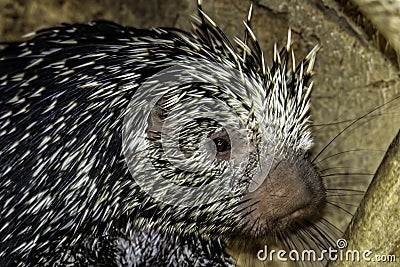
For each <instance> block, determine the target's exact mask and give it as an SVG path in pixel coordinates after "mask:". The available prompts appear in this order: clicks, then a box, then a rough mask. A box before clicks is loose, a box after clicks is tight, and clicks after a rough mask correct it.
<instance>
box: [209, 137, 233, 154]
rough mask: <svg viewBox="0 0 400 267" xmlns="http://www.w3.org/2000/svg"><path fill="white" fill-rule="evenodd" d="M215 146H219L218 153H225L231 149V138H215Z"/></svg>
mask: <svg viewBox="0 0 400 267" xmlns="http://www.w3.org/2000/svg"><path fill="white" fill-rule="evenodd" d="M213 141H214V143H215V146H216V147H217V152H218V153H223V152H226V151H229V150H230V149H231V144H230V142H229V140H227V139H225V138H220V137H219V138H215V139H214V140H213Z"/></svg>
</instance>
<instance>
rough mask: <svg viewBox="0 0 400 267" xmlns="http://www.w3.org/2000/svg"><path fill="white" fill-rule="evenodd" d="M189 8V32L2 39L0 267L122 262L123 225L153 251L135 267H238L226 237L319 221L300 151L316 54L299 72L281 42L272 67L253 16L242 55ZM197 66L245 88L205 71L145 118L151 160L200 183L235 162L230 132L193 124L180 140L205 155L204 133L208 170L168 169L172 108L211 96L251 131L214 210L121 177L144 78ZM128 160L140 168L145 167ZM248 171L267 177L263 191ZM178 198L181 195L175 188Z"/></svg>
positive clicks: (204, 122) (90, 29)
mask: <svg viewBox="0 0 400 267" xmlns="http://www.w3.org/2000/svg"><path fill="white" fill-rule="evenodd" d="M198 11H199V17H198V18H195V21H194V23H193V26H194V28H193V30H192V32H191V33H187V32H184V31H182V30H179V29H173V28H155V29H136V28H132V27H123V26H120V25H117V24H115V23H112V22H106V21H95V22H92V23H88V24H62V25H61V26H59V27H55V28H49V29H43V30H40V31H38V32H36V33H35V35H34V36H33V37H31V39H30V40H28V41H25V42H20V43H18V42H17V43H9V44H5V47H4V48H3V49H2V50H1V51H0V77H1V78H0V92H1V98H0V103H1V105H0V127H1V128H0V138H1V145H2V148H1V154H0V155H1V156H0V162H1V166H0V174H1V180H0V203H1V211H0V213H1V216H0V221H1V223H0V225H1V228H0V238H1V240H2V243H1V245H0V263H1V265H2V266H3V265H4V266H8V265H18V266H36V265H43V264H48V265H54V264H61V265H63V264H81V265H85V264H102V263H103V264H109V263H110V262H113V261H114V260H115V258H116V254H118V251H117V250H118V249H116V248H114V247H113V246H114V245H115V244H116V243H117V241H116V240H117V239H118V237H120V236H121V231H122V232H124V233H126V232H127V231H130V230H131V231H133V232H134V234H133V236H135V237H137V238H138V240H139V242H137V244H139V243H142V245H152V244H153V245H154V248H155V249H153V250H152V251H149V250H142V249H143V247H141V248H138V250H137V251H135V252H134V253H133V256H132V257H133V259H132V260H133V261H136V262H135V264H138V265H140V264H142V265H143V264H144V265H151V264H158V265H163V264H165V265H167V264H172V265H186V266H187V265H189V266H190V265H194V264H197V265H199V266H227V265H231V264H234V260H233V259H232V258H230V257H229V255H228V254H227V253H226V251H225V247H224V246H225V241H226V240H227V239H229V237H230V236H231V235H232V234H234V235H236V236H237V235H239V236H243V237H245V238H256V237H259V236H263V235H267V234H268V235H273V236H274V237H282V238H285V237H287V236H289V235H290V234H291V233H292V232H295V231H297V230H298V229H302V230H306V229H307V227H309V226H310V225H312V224H313V223H314V222H315V221H317V220H318V218H319V217H320V216H321V214H322V210H323V207H324V203H325V191H324V188H323V185H322V182H321V179H320V178H319V176H318V174H317V171H316V170H315V168H314V166H313V165H312V164H311V163H310V162H309V160H308V159H307V156H306V155H307V151H308V150H309V148H310V147H311V144H312V138H311V133H310V130H309V101H310V100H309V96H310V91H311V88H312V83H311V81H310V79H311V76H312V69H313V65H314V61H315V55H316V51H317V47H316V48H315V49H313V50H312V51H311V52H310V53H309V55H308V56H307V57H306V58H305V59H303V60H302V61H301V62H300V63H299V64H298V65H296V64H295V62H294V55H293V52H292V51H291V46H290V44H291V41H290V34H289V37H288V44H287V45H286V46H285V47H284V48H283V49H282V50H281V51H279V52H278V51H277V50H276V49H275V50H274V61H273V64H272V65H271V66H270V67H269V66H267V64H266V62H265V60H264V55H263V52H262V50H261V49H260V46H259V44H258V42H257V39H256V36H255V35H254V32H253V31H252V29H251V23H250V22H251V16H252V8H250V10H249V14H248V17H247V21H246V23H245V38H244V39H243V40H239V39H235V41H236V43H237V48H235V47H234V45H233V44H232V43H231V41H229V40H228V38H227V37H226V36H225V34H224V33H223V32H222V31H221V30H220V29H219V27H218V26H217V25H216V24H215V23H214V22H213V21H212V20H211V19H210V18H209V17H208V16H207V15H206V14H205V13H204V12H203V10H202V6H201V1H198ZM289 33H290V31H289ZM198 62H200V63H202V62H207V63H212V64H213V65H215V66H216V67H215V69H213V70H214V71H215V70H220V71H221V72H218V71H215V72H214V74H216V77H217V78H221V79H224V78H227V77H229V74H226V73H230V71H234V72H233V73H234V74H239V77H240V81H241V82H242V83H243V85H244V92H240V91H232V90H230V88H229V87H228V89H227V88H221V87H220V86H216V85H215V84H213V83H212V82H211V81H212V78H213V77H207V75H205V76H201V75H200V76H201V77H200V78H199V79H200V80H198V81H196V82H195V83H192V84H184V83H183V84H180V85H179V86H176V87H172V88H168V90H166V91H165V96H164V97H163V98H161V99H159V101H158V102H157V103H155V106H154V109H153V110H152V111H151V113H150V115H148V116H147V117H146V118H145V119H144V120H143V122H144V123H145V124H146V125H147V128H146V137H147V138H145V142H147V143H146V144H147V145H148V146H147V148H146V149H147V152H148V154H146V155H148V156H149V158H150V161H151V163H152V164H153V165H154V166H155V167H157V168H156V169H157V170H161V171H160V173H161V175H162V177H163V178H164V179H166V180H167V181H170V182H172V183H174V184H178V185H181V186H194V187H198V186H201V185H207V184H212V183H215V181H219V179H220V178H221V177H222V178H223V177H224V176H223V175H222V174H223V172H224V171H225V170H226V169H227V168H229V166H230V165H229V162H230V159H231V158H234V156H235V155H234V152H235V150H234V149H235V147H234V146H233V143H232V142H233V140H234V139H235V136H231V135H229V134H228V132H227V131H226V130H225V129H223V127H221V123H220V122H218V121H215V120H213V119H207V118H202V119H197V118H196V119H194V120H193V121H191V122H190V123H188V124H187V125H186V129H183V130H182V132H181V135H182V136H181V137H180V140H179V147H180V149H181V150H182V151H183V153H184V154H185V156H186V157H187V158H190V157H191V156H192V155H193V153H195V152H193V150H196V149H198V150H199V151H203V152H204V151H207V148H206V149H205V150H204V147H206V146H207V145H204V143H202V141H204V140H205V139H204V138H203V139H202V138H201V137H202V136H203V137H204V136H205V137H206V139H207V138H208V139H207V140H212V142H214V145H213V146H212V147H213V149H214V150H212V151H214V152H215V158H213V161H212V162H213V164H210V166H211V167H210V168H215V169H206V171H204V170H200V171H197V172H188V171H185V170H180V169H179V166H178V167H176V168H174V165H173V164H171V163H169V162H167V161H166V160H165V151H164V150H163V147H162V142H161V141H162V138H161V133H160V132H161V131H162V130H161V128H163V126H164V124H165V123H166V120H167V118H168V116H169V115H170V114H172V113H173V111H174V110H177V109H179V107H180V106H179V105H180V102H183V101H184V100H187V99H189V98H190V99H191V101H192V102H189V103H191V104H195V103H196V101H200V100H202V99H203V98H206V97H208V98H210V97H211V98H215V99H218V100H219V101H221V102H223V103H225V104H226V105H227V106H228V107H229V108H230V109H232V111H233V112H234V113H235V114H236V116H237V117H238V118H239V120H240V122H241V123H242V124H243V125H244V128H245V129H246V130H247V131H246V133H247V135H249V140H250V144H249V147H250V148H249V153H248V154H249V157H248V162H247V163H248V164H247V165H246V166H244V167H241V169H240V171H242V172H244V174H243V176H240V177H234V178H235V179H234V181H235V184H234V185H232V188H230V189H231V190H230V191H226V192H225V193H226V194H224V195H217V196H214V195H213V196H211V200H210V199H209V200H210V202H207V203H197V204H198V205H193V206H190V205H187V206H182V205H172V203H167V204H165V203H164V204H163V203H162V202H160V201H159V199H157V195H156V196H154V194H157V192H158V194H161V192H166V191H167V190H168V188H162V189H165V190H164V191H162V190H159V191H157V190H155V191H156V192H155V193H154V192H152V193H151V194H149V192H148V191H146V190H143V188H142V187H141V186H140V185H139V184H138V181H137V177H133V176H132V174H131V172H130V171H131V170H130V168H129V166H128V165H129V164H128V163H127V159H126V155H125V157H124V149H123V146H124V142H123V140H122V139H123V137H122V135H123V131H124V129H123V128H124V126H123V124H124V116H125V115H126V114H127V113H129V112H128V111H127V110H128V109H129V103H130V101H131V100H132V99H135V98H137V97H138V93H137V91H138V90H139V88H140V87H141V86H142V85H143V84H145V83H146V81H147V80H149V79H151V78H153V77H154V75H157V73H159V72H162V71H165V70H168V68H170V67H173V66H180V67H182V68H183V69H186V70H187V71H188V72H190V70H191V69H192V66H199V65H196V64H195V63H198ZM200 68H201V67H200ZM196 71H197V69H196ZM202 71H203V72H201V71H200V72H199V73H200V74H204V70H202ZM224 71H226V73H225V72H224ZM236 71H237V72H236ZM170 74H171V73H170ZM173 74H174V75H179V74H177V73H176V72H174V73H173ZM207 74H209V73H207ZM232 76H234V75H232ZM174 77H175V78H176V79H179V76H174ZM193 99H194V100H193ZM133 108H135V106H134V107H133ZM130 110H131V112H132V109H130ZM133 111H135V110H133ZM178 115H179V114H178ZM181 115H182V114H181ZM171 116H172V115H171ZM143 122H142V123H143ZM271 133H272V135H273V138H272V139H268V138H269V137H270V136H271ZM128 135H129V134H128ZM265 137H268V138H265ZM236 139H237V138H236ZM265 139H266V140H267V141H266V143H267V144H265ZM134 141H135V140H134ZM136 141H137V142H139V141H138V140H136ZM199 144H203V145H204V146H203V147H202V148H201V149H199ZM271 145H272V146H273V151H277V150H278V151H279V152H277V153H275V154H274V155H273V161H272V162H271V166H270V167H271V171H270V172H269V173H263V172H261V174H259V173H258V169H257V167H258V165H259V164H260V161H261V160H260V154H261V153H262V152H263V153H265V150H266V147H269V146H271ZM267 150H268V149H267ZM268 151H269V150H268ZM268 151H267V152H268ZM135 152H136V151H135ZM145 152H146V151H145ZM236 152H238V151H237V150H236ZM239 152H240V151H239ZM239 152H238V153H239ZM138 154H139V153H138ZM131 156H132V155H131ZM239 159H240V157H239ZM134 165H135V166H134V168H136V170H135V171H138V170H139V171H140V170H141V169H143V168H144V167H145V166H147V165H145V164H144V163H142V162H141V161H139V162H137V163H136V164H134ZM202 166H203V167H204V165H202ZM261 169H262V168H261ZM145 171H147V170H145ZM257 175H258V176H260V175H262V176H265V177H263V179H261V182H260V184H257V182H258V181H260V179H255V177H253V176H257ZM145 178H146V177H145ZM147 178H148V179H152V178H153V177H150V178H149V177H147ZM266 178H267V179H266ZM224 182H225V181H224ZM217 192H218V193H220V191H217ZM168 193H170V191H168ZM288 196H289V198H288ZM175 197H182V198H185V196H183V195H179V192H178V193H177V195H176V196H175ZM172 199H173V200H175V199H176V198H173V197H172ZM121 229H122V230H121ZM123 230H126V231H123ZM154 251H155V252H154ZM141 253H142V254H141Z"/></svg>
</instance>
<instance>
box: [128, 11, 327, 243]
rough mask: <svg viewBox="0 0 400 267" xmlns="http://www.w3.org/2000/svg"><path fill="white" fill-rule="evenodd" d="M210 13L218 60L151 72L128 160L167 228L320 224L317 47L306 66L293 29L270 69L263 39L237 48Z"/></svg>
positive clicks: (276, 228) (199, 29) (205, 23)
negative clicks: (313, 149)
mask: <svg viewBox="0 0 400 267" xmlns="http://www.w3.org/2000/svg"><path fill="white" fill-rule="evenodd" d="M200 17H201V19H199V21H198V22H197V23H198V24H195V25H194V33H195V35H196V36H197V37H196V38H197V41H199V40H200V43H201V45H202V46H201V48H199V49H200V51H201V52H205V53H206V54H207V55H208V56H207V59H208V60H203V58H202V57H200V58H198V57H193V58H192V57H187V58H185V60H186V61H185V63H184V64H181V65H177V66H174V67H171V68H168V69H165V70H163V71H161V72H160V73H157V74H156V75H154V76H153V77H151V78H150V79H148V80H147V81H146V82H145V83H144V84H143V85H142V87H141V88H139V89H138V91H137V92H136V94H135V98H134V99H133V100H132V101H131V103H130V108H128V112H127V115H126V116H125V121H124V132H123V135H124V137H123V139H124V140H123V150H124V154H125V158H126V161H127V165H128V166H129V170H130V172H131V174H132V176H133V177H134V178H135V180H136V181H137V182H138V184H139V186H140V187H141V189H142V190H143V191H144V192H146V193H147V194H148V195H149V196H150V197H151V198H152V199H153V200H156V201H157V203H158V204H157V205H159V209H160V210H162V212H161V213H160V216H161V217H162V218H163V219H165V220H162V221H163V222H162V223H161V225H160V220H157V222H158V225H159V226H161V228H162V227H164V228H167V229H176V227H172V228H171V225H172V224H174V223H176V225H179V231H181V232H184V233H185V232H186V233H187V232H195V231H196V232H200V233H203V234H204V233H205V234H210V235H214V236H215V234H217V236H218V234H219V235H222V236H226V235H227V234H228V235H229V234H232V233H234V234H239V235H244V236H250V237H257V236H263V235H266V234H269V233H276V232H285V231H292V230H295V229H297V228H298V227H302V226H306V225H309V224H311V223H312V222H313V221H314V220H318V218H319V217H320V216H321V214H320V213H321V210H322V208H323V206H324V202H325V192H324V188H323V185H322V182H321V180H320V178H319V177H318V175H317V173H316V171H315V170H314V167H313V166H312V164H311V163H310V162H309V161H308V160H307V158H306V156H305V155H306V152H307V150H308V149H309V148H310V146H311V143H312V140H311V134H310V131H309V129H308V120H309V115H308V109H309V95H310V90H311V87H312V85H309V79H310V76H311V72H312V67H313V64H314V60H315V53H316V49H314V50H313V51H312V52H310V54H309V55H308V56H307V57H306V58H305V59H304V60H303V61H302V62H300V64H298V65H297V66H296V65H295V63H294V58H293V57H294V56H293V53H292V52H291V50H290V35H289V40H288V45H287V46H286V47H285V48H283V49H282V50H281V52H277V51H276V50H275V52H274V62H273V65H272V66H271V67H266V65H265V61H264V59H263V54H262V52H261V51H260V50H258V49H259V46H258V44H257V42H256V40H255V39H252V40H250V41H251V42H250V43H247V41H246V40H245V41H241V42H238V45H239V49H238V50H239V52H233V50H232V48H231V44H230V43H228V41H227V39H225V37H224V35H223V33H222V32H220V30H219V29H218V28H217V26H216V25H215V23H214V22H212V21H211V20H210V19H209V18H208V17H207V16H206V15H205V14H204V13H202V11H201V9H200ZM249 17H251V15H249ZM196 25H197V26H196ZM247 27H248V26H247ZM247 34H249V35H250V36H253V37H254V34H253V33H252V32H251V29H250V28H247ZM254 38H255V37H254ZM189 44H190V45H193V46H196V44H192V43H191V42H189ZM210 55H211V60H210V58H209V56H210ZM161 207H162V208H161Z"/></svg>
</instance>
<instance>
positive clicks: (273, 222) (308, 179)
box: [240, 152, 325, 236]
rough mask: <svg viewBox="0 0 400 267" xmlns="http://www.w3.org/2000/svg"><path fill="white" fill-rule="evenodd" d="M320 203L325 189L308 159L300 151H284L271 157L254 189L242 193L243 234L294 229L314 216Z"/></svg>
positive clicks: (321, 204)
mask: <svg viewBox="0 0 400 267" xmlns="http://www.w3.org/2000/svg"><path fill="white" fill-rule="evenodd" d="M324 205H325V189H324V187H323V184H322V181H321V179H320V177H319V176H318V174H317V173H316V171H315V169H314V167H313V166H312V164H311V163H310V161H309V160H308V159H306V158H305V157H304V156H303V155H297V154H296V153H294V152H289V153H286V154H285V156H284V157H280V158H279V157H278V158H276V159H275V160H274V163H273V164H272V166H271V169H270V171H269V173H268V174H267V175H266V177H265V179H264V180H263V182H262V183H261V184H260V185H259V186H258V187H257V189H255V190H254V191H249V192H247V193H246V194H245V196H244V197H243V204H241V207H240V208H241V209H243V214H246V219H247V222H246V226H245V227H244V234H246V235H247V234H249V235H250V236H259V235H263V234H265V233H273V232H278V231H294V230H295V229H296V228H298V227H301V226H305V225H308V224H310V223H312V222H313V221H315V220H318V219H319V218H320V217H321V215H322V214H321V212H322V210H323V207H324Z"/></svg>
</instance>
